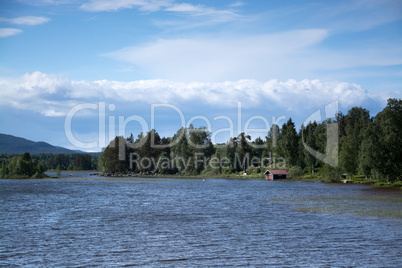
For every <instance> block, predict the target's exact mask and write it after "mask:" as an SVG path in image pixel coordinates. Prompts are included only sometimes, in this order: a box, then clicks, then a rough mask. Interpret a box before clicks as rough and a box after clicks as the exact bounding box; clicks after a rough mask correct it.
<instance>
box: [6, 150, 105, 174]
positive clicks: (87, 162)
mask: <svg viewBox="0 0 402 268" xmlns="http://www.w3.org/2000/svg"><path fill="white" fill-rule="evenodd" d="M97 161H98V156H97V155H95V154H78V153H77V154H51V153H42V154H32V155H31V154H29V153H25V154H24V155H22V156H18V155H7V154H3V155H0V178H43V177H45V175H44V172H45V171H56V172H61V171H63V170H96V169H98V166H97Z"/></svg>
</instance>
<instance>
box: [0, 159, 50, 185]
mask: <svg viewBox="0 0 402 268" xmlns="http://www.w3.org/2000/svg"><path fill="white" fill-rule="evenodd" d="M2 160H3V159H2ZM44 172H45V167H44V166H43V165H42V163H40V162H38V161H37V160H36V159H32V158H31V155H30V154H29V153H25V154H23V155H21V156H13V157H12V158H11V160H10V161H9V163H8V164H6V163H2V164H1V166H0V178H2V179H3V178H42V177H44Z"/></svg>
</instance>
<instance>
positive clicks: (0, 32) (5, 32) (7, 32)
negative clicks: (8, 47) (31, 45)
mask: <svg viewBox="0 0 402 268" xmlns="http://www.w3.org/2000/svg"><path fill="white" fill-rule="evenodd" d="M21 32H22V30H20V29H16V28H0V37H8V36H12V35H16V34H19V33H21Z"/></svg>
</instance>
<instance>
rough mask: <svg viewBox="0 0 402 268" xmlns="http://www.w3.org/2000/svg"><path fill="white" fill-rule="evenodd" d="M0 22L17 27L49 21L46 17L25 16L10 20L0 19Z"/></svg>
mask: <svg viewBox="0 0 402 268" xmlns="http://www.w3.org/2000/svg"><path fill="white" fill-rule="evenodd" d="M0 21H5V22H8V23H11V24H17V25H39V24H43V23H46V22H48V21H50V19H49V18H46V17H35V16H25V17H17V18H12V19H7V18H0Z"/></svg>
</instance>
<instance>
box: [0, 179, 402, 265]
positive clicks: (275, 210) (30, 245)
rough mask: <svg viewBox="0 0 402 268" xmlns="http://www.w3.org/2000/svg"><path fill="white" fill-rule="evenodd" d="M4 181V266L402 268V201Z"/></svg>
mask: <svg viewBox="0 0 402 268" xmlns="http://www.w3.org/2000/svg"><path fill="white" fill-rule="evenodd" d="M71 175H72V176H68V175H66V174H64V176H63V177H62V178H60V179H44V180H0V266H7V267H9V266H11V267H13V266H25V267H27V266H28V267H67V266H68V267H78V266H80V267H86V266H92V265H94V266H107V267H111V266H117V267H123V266H151V267H155V266H157V267H160V266H164V267H170V266H172V267H177V266H180V267H182V266H187V267H201V266H202V267H213V266H252V267H262V266H275V265H277V266H280V267H282V266H286V267H340V266H343V267H349V266H353V267H356V266H358V267H398V266H399V265H400V263H401V260H402V258H401V257H402V255H401V252H402V228H401V227H402V216H401V213H402V212H401V211H402V202H401V200H402V194H401V191H400V190H389V189H378V188H373V187H370V186H363V185H344V184H325V183H310V182H303V183H301V182H287V181H274V182H268V181H263V180H250V179H246V180H240V179H208V178H206V179H172V178H158V179H150V178H113V179H105V178H102V177H97V176H89V174H87V173H74V174H71Z"/></svg>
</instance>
